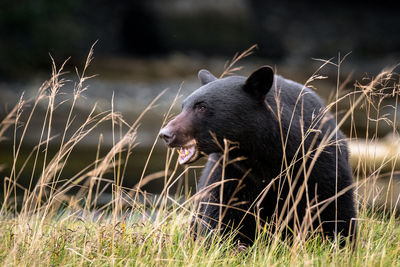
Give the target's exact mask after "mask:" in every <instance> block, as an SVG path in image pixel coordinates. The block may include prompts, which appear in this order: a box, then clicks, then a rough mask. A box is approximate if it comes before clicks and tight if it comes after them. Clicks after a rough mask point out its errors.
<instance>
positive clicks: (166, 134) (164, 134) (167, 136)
mask: <svg viewBox="0 0 400 267" xmlns="http://www.w3.org/2000/svg"><path fill="white" fill-rule="evenodd" d="M158 136H159V137H160V138H161V139H164V141H165V142H166V143H167V145H170V144H171V143H172V142H173V141H174V140H175V138H176V135H175V134H173V133H172V132H171V131H170V130H169V129H168V128H167V127H165V128H162V129H161V131H160V133H159V134H158Z"/></svg>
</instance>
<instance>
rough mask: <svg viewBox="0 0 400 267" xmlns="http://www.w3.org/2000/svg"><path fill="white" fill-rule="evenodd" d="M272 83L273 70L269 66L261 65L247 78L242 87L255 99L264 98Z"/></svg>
mask: <svg viewBox="0 0 400 267" xmlns="http://www.w3.org/2000/svg"><path fill="white" fill-rule="evenodd" d="M273 83H274V70H273V69H272V68H271V67H270V66H262V67H261V68H259V69H258V70H256V71H255V72H253V73H252V74H251V75H250V76H249V78H247V80H246V82H245V83H244V86H243V89H244V90H245V91H246V92H248V93H249V94H251V95H253V96H254V97H256V98H257V99H260V100H261V99H262V100H264V97H265V95H266V94H267V93H268V91H269V89H271V87H272V84H273Z"/></svg>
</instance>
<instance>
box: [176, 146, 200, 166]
mask: <svg viewBox="0 0 400 267" xmlns="http://www.w3.org/2000/svg"><path fill="white" fill-rule="evenodd" d="M195 151H196V148H195V147H194V146H191V147H181V148H180V149H178V153H179V163H180V164H184V163H186V162H188V161H189V160H190V158H191V157H192V156H193V155H194V154H195Z"/></svg>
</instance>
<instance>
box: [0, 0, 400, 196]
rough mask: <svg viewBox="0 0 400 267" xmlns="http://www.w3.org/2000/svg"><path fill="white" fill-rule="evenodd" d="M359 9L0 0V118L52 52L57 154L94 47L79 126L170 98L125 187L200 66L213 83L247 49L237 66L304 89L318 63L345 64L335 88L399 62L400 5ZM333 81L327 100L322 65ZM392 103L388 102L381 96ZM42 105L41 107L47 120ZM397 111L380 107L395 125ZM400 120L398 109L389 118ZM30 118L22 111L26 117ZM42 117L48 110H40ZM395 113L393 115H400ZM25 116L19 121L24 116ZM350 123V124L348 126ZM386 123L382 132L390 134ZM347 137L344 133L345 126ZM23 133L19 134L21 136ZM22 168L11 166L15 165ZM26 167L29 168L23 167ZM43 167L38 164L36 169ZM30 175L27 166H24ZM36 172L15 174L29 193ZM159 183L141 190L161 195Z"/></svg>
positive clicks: (156, 160) (39, 76) (93, 138)
mask: <svg viewBox="0 0 400 267" xmlns="http://www.w3.org/2000/svg"><path fill="white" fill-rule="evenodd" d="M391 3H392V4H390V2H388V3H379V4H376V3H373V2H372V1H364V2H362V3H352V2H351V1H329V2H321V1H319V2H317V1H285V0H283V1H262V0H230V1H222V0H203V1H194V0H168V1H167V0H146V1H129V0H112V1H111V0H97V1H93V0H86V1H83V0H64V1H55V0H35V1H29V0H21V1H12V0H2V1H1V2H0V119H3V118H4V117H5V116H6V114H8V112H9V111H10V110H11V109H12V107H13V106H14V105H15V104H16V103H17V102H18V99H19V98H20V97H21V94H22V93H23V92H24V97H25V98H29V97H33V96H34V95H35V94H36V92H37V90H38V88H39V87H40V85H41V84H42V83H43V81H44V80H46V79H48V78H49V77H50V75H51V59H50V56H49V55H51V56H52V57H53V58H54V60H55V62H56V64H57V66H60V65H61V64H62V63H63V62H64V60H66V59H67V58H69V60H68V62H67V64H66V66H65V71H66V73H65V74H64V75H65V77H66V79H67V80H70V82H67V83H66V84H65V86H64V87H63V88H62V90H61V92H62V95H60V97H58V98H57V99H58V100H57V101H58V103H60V104H61V103H62V104H61V105H60V106H59V107H58V108H57V110H56V111H55V116H54V125H53V129H52V135H54V140H53V141H52V142H51V145H53V146H51V147H50V148H49V149H54V150H56V149H57V140H58V142H59V138H60V133H62V131H63V129H64V128H63V127H64V126H65V120H66V114H65V112H66V111H67V110H68V109H67V107H65V108H64V106H67V104H68V101H67V102H65V103H67V104H65V103H64V102H63V101H64V100H68V99H71V98H72V90H73V85H74V82H76V81H77V76H76V74H75V67H77V68H78V70H80V71H81V70H82V68H83V65H84V62H85V59H86V57H87V54H88V52H89V49H90V47H91V46H92V44H94V43H95V42H96V41H97V43H96V45H95V48H94V60H93V62H92V64H91V65H90V67H89V69H88V73H87V74H88V75H94V74H97V75H98V76H97V77H95V78H93V79H90V80H88V81H87V82H86V83H85V84H86V85H88V86H89V89H88V90H87V91H85V92H84V93H83V97H82V98H81V99H79V101H78V105H77V111H76V116H75V120H74V123H76V125H79V122H80V120H81V121H82V120H84V119H85V115H84V114H88V112H89V111H90V110H91V108H92V107H93V105H94V104H95V103H97V105H98V107H97V109H98V110H100V111H101V110H107V109H110V108H111V100H112V99H114V108H115V110H117V111H119V112H121V113H122V114H123V116H124V117H125V119H126V121H127V122H129V123H132V122H133V121H135V119H136V118H137V117H138V115H139V114H140V112H142V110H143V109H144V108H145V107H146V106H147V105H148V104H149V103H150V102H151V100H152V99H153V98H154V97H155V96H157V95H158V94H159V93H160V92H162V91H163V90H164V89H166V88H168V90H167V92H166V93H165V94H164V95H163V96H162V97H161V99H160V100H159V101H158V106H157V107H156V108H154V109H152V110H151V111H150V112H149V113H148V114H147V115H146V116H145V117H144V119H143V120H142V123H141V127H140V128H139V131H138V133H139V135H138V139H137V142H138V143H139V144H138V145H137V147H136V148H135V149H134V152H133V155H132V159H131V161H130V164H129V167H128V170H127V174H126V178H125V182H124V185H126V186H128V187H129V186H132V185H134V184H135V183H136V182H137V180H138V177H140V175H141V173H142V170H143V166H144V163H145V161H146V156H147V155H148V153H149V151H150V149H151V146H152V144H153V142H154V140H156V138H157V134H158V131H159V129H160V127H161V124H162V121H163V115H164V114H165V113H166V111H167V110H168V107H169V106H170V104H171V103H172V100H173V98H174V97H175V95H176V94H177V93H178V89H179V88H180V87H181V85H182V90H181V91H180V94H181V95H182V97H181V98H180V100H178V104H177V106H176V107H175V108H174V109H173V113H175V114H176V113H178V112H179V107H180V103H181V101H182V99H183V98H184V97H185V96H186V95H188V94H189V93H190V92H192V91H193V90H195V89H196V88H197V87H199V82H198V81H197V72H198V70H200V69H201V68H207V69H209V70H211V72H213V73H214V74H215V75H216V76H219V75H220V74H221V73H222V71H223V69H224V64H225V63H226V62H227V61H228V60H230V59H231V58H232V57H233V56H234V54H235V53H236V52H242V51H244V50H246V49H248V48H249V47H251V46H252V45H254V44H257V45H258V49H256V50H255V53H254V54H253V55H251V56H250V57H248V58H246V59H244V60H243V61H241V62H240V63H239V65H242V66H244V69H243V70H242V71H240V72H239V73H240V74H243V75H247V74H249V73H251V72H252V71H253V70H254V69H255V68H257V67H259V66H261V65H266V64H268V65H271V66H274V67H276V69H277V72H278V73H279V74H281V75H283V76H285V77H287V78H290V79H292V80H295V81H297V82H300V83H305V82H306V81H307V79H308V78H309V77H310V76H311V75H312V74H313V73H314V72H315V71H316V70H317V69H318V67H319V66H321V65H322V62H321V61H319V60H316V59H325V60H327V59H332V58H333V62H337V60H338V56H339V55H340V56H341V58H343V57H344V56H345V55H347V54H348V56H347V57H346V59H345V61H344V62H343V64H342V65H341V76H340V77H341V80H342V81H344V80H346V78H347V77H349V82H348V86H349V88H351V87H352V85H353V84H354V82H355V81H356V80H362V79H363V78H364V77H373V76H375V75H377V74H378V73H379V72H380V71H381V70H382V69H383V68H385V67H393V66H396V64H398V63H400V16H399V14H398V8H397V5H396V4H395V2H391ZM319 73H320V74H322V75H326V76H328V79H325V80H322V81H318V82H315V87H316V88H317V92H318V94H320V95H321V96H322V97H323V98H324V99H325V100H327V99H328V98H329V96H330V95H332V93H334V92H335V90H336V79H337V68H336V67H335V66H332V65H327V66H325V67H324V68H323V69H322V70H321V71H320V72H319ZM388 101H389V102H388V105H389V106H390V105H392V106H393V105H394V104H393V103H394V102H393V100H390V99H389V100H388ZM46 107H47V106H46V103H44V104H43V106H39V112H40V108H41V109H42V110H41V112H45V110H46ZM393 110H398V109H393V108H391V109H390V108H389V109H388V110H386V111H385V113H387V114H388V118H389V119H393V118H395V114H394V113H393ZM396 112H397V111H396ZM26 114H28V112H27V111H26V110H25V112H24V113H23V114H22V117H24V116H27V115H26ZM43 114H44V113H43ZM399 117H400V116H397V118H399ZM43 118H44V116H38V117H37V118H36V117H34V118H33V122H32V126H31V127H30V129H29V132H28V133H27V136H26V138H25V141H24V144H23V147H22V152H21V153H25V154H23V155H28V153H29V152H30V151H31V150H32V147H33V146H34V145H36V144H37V143H38V140H39V136H40V133H41V129H42V126H43ZM25 119H26V118H25ZM366 121H367V120H366V119H365V118H362V119H360V120H357V123H358V127H360V129H361V130H360V131H359V132H360V135H361V136H362V135H364V136H365V135H366V134H365V133H366V131H365V130H362V129H363V127H364V128H365V125H366ZM346 127H347V128H346ZM390 129H391V128H390V127H387V128H385V127H384V126H383V127H380V128H379V133H378V136H380V137H383V136H386V135H387V134H388V133H389V132H390V131H391V130H390ZM343 130H344V131H345V132H346V133H347V134H349V131H350V128H349V126H346V125H344V126H343ZM13 131H14V129H13V127H11V129H10V130H9V131H8V132H7V134H6V137H7V139H5V140H2V142H0V148H1V152H0V164H1V165H0V166H1V168H0V177H6V176H7V175H9V173H10V168H11V164H10V163H11V162H12V153H11V151H12V148H13ZM101 132H102V133H103V134H104V140H103V142H102V147H103V148H104V151H106V150H107V148H109V147H111V146H112V134H111V126H110V125H108V126H104V127H102V128H101ZM19 134H20V133H19ZM99 134H100V132H96V133H94V134H92V135H90V136H88V137H87V138H86V139H85V140H84V141H83V142H82V143H81V145H80V146H79V147H77V149H75V150H74V154H72V156H71V157H70V161H69V164H68V166H67V167H66V168H65V171H63V175H64V176H65V177H66V178H68V177H71V176H73V175H74V174H75V173H76V171H77V170H80V169H82V168H83V167H85V166H86V165H87V164H89V163H90V162H92V161H93V159H95V156H96V150H97V144H98V139H99ZM22 158H23V157H22ZM22 163H23V161H21V162H19V163H18V164H22ZM29 164H32V163H29ZM164 164H165V146H164V144H163V143H162V142H160V141H159V142H158V143H157V144H156V149H155V152H154V156H153V157H152V158H151V160H150V165H149V168H148V169H147V170H146V174H147V173H148V174H149V173H152V172H156V171H160V170H163V169H164ZM39 169H40V168H39ZM27 170H29V168H27ZM30 177H31V173H29V172H27V173H25V174H22V175H21V178H20V179H19V182H20V183H21V185H23V186H26V185H27V184H28V183H29V179H30ZM162 184H163V182H162V181H159V182H158V181H154V182H152V183H149V184H148V185H147V186H146V187H145V189H146V190H148V191H150V192H158V191H159V190H160V188H161V186H162Z"/></svg>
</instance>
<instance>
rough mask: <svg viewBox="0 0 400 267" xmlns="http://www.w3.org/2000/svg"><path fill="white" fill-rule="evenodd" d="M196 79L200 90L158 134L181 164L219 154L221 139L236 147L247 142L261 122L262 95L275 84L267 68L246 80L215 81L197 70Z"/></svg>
mask: <svg viewBox="0 0 400 267" xmlns="http://www.w3.org/2000/svg"><path fill="white" fill-rule="evenodd" d="M198 77H199V80H200V82H201V84H202V86H201V87H200V88H199V89H197V90H196V91H194V92H193V93H192V94H191V95H189V96H188V97H187V98H186V99H185V100H184V101H183V104H182V112H181V113H180V114H179V115H178V116H177V117H175V119H173V120H172V121H170V122H169V123H168V124H167V125H166V126H165V127H164V128H163V129H162V130H161V131H160V137H161V138H163V139H164V140H165V142H166V143H167V145H168V146H169V147H177V148H178V152H179V163H180V164H187V163H192V162H194V161H196V160H197V159H198V158H200V157H201V156H202V155H204V154H207V155H209V154H211V153H216V152H221V147H220V146H219V145H218V143H220V144H221V142H222V141H223V139H224V138H226V139H228V140H230V141H233V142H238V143H239V145H241V144H243V143H245V142H248V139H249V138H250V139H251V138H252V136H251V135H252V134H256V133H255V132H253V130H254V129H255V128H257V126H258V125H259V124H260V123H261V122H262V121H263V120H262V116H263V115H262V114H265V113H266V110H267V108H266V105H265V103H264V100H265V95H266V94H267V93H268V91H269V90H270V88H271V87H272V84H273V82H274V72H273V70H272V68H271V67H269V66H264V67H261V68H259V69H258V70H256V71H255V72H253V73H252V74H251V75H250V76H249V77H248V78H246V77H242V76H230V77H226V78H222V79H217V78H216V77H215V76H214V75H212V74H211V73H210V72H209V71H207V70H200V71H199V73H198ZM260 114H261V115H260Z"/></svg>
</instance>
